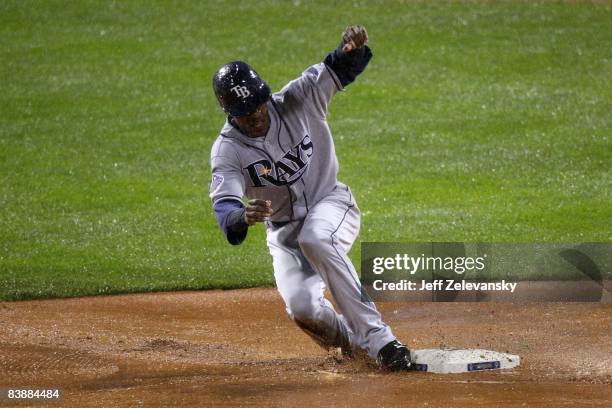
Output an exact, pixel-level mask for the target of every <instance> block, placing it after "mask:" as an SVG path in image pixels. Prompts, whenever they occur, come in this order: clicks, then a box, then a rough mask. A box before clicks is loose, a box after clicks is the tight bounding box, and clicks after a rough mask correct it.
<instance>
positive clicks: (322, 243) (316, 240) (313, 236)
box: [298, 228, 331, 256]
mask: <svg viewBox="0 0 612 408" xmlns="http://www.w3.org/2000/svg"><path fill="white" fill-rule="evenodd" d="M298 244H299V245H300V248H301V249H302V251H303V252H304V253H305V254H306V255H307V256H308V255H309V254H313V255H314V254H322V253H325V252H326V251H328V250H330V249H331V235H330V234H328V233H327V232H326V231H321V230H315V229H312V228H303V229H302V231H301V232H300V235H298Z"/></svg>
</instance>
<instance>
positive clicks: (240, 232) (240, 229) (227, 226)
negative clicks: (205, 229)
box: [214, 200, 249, 245]
mask: <svg viewBox="0 0 612 408" xmlns="http://www.w3.org/2000/svg"><path fill="white" fill-rule="evenodd" d="M214 209H215V216H216V218H217V223H218V224H219V228H221V231H223V233H224V234H225V236H226V237H227V241H228V242H229V243H230V244H232V245H239V244H241V243H242V241H244V240H245V238H246V235H247V232H248V228H249V226H248V225H247V223H246V222H245V221H244V212H245V208H244V205H242V203H240V202H239V201H237V200H224V201H219V202H217V203H215V205H214Z"/></svg>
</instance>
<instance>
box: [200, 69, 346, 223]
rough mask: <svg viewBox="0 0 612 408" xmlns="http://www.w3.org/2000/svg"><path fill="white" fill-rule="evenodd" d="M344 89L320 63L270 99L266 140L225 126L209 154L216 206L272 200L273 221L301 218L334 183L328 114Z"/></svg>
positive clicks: (331, 72)
mask: <svg viewBox="0 0 612 408" xmlns="http://www.w3.org/2000/svg"><path fill="white" fill-rule="evenodd" d="M340 89H342V86H341V85H340V82H339V80H338V78H337V77H336V75H335V73H334V72H333V71H332V70H331V69H330V68H329V67H327V66H326V65H325V64H324V63H320V64H316V65H313V66H311V67H310V68H309V69H307V70H306V71H305V72H304V73H303V74H302V76H301V77H299V78H297V79H295V80H293V81H291V82H289V83H288V84H287V85H286V86H285V87H284V88H283V89H282V90H281V91H280V92H277V93H275V94H273V95H272V99H271V100H270V101H269V102H268V110H269V112H270V129H269V130H268V133H267V134H266V136H265V137H261V138H250V137H248V136H245V135H243V134H242V133H241V132H240V131H239V130H237V129H236V128H235V127H234V126H232V125H231V124H230V123H229V122H226V123H225V126H224V127H223V129H222V130H221V135H220V136H219V137H218V138H217V140H216V141H215V143H214V145H213V147H212V151H211V167H212V174H213V178H212V183H211V188H210V197H211V199H212V200H213V203H216V202H217V201H219V200H222V199H232V198H233V199H236V200H241V199H242V197H243V196H245V195H246V196H247V197H248V198H249V199H253V198H258V199H264V200H270V201H271V202H272V209H273V214H272V216H271V217H270V220H271V221H277V222H278V221H291V220H296V219H303V218H304V217H305V216H306V213H307V212H308V208H309V206H312V205H314V204H315V203H317V202H319V201H320V200H321V199H322V198H323V197H325V196H326V195H327V194H328V193H329V192H330V191H332V190H333V188H334V186H335V185H336V181H337V179H336V177H337V173H338V159H337V158H336V152H335V148H334V142H333V140H332V136H331V133H330V130H329V127H328V125H327V121H326V116H327V104H328V102H329V100H330V98H331V97H332V96H333V95H334V94H335V93H336V92H337V91H338V90H340Z"/></svg>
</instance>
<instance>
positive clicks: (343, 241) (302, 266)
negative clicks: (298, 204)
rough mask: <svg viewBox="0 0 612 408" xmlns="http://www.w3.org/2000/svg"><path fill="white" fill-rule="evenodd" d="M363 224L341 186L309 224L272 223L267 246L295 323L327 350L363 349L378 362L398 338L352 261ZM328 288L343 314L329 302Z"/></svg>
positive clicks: (313, 210)
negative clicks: (364, 294) (368, 295)
mask: <svg viewBox="0 0 612 408" xmlns="http://www.w3.org/2000/svg"><path fill="white" fill-rule="evenodd" d="M359 223H360V212H359V208H358V207H357V204H356V203H355V199H354V198H353V196H352V194H351V191H350V189H349V188H348V187H347V186H345V185H344V184H342V183H338V184H337V185H336V187H335V188H334V190H333V191H332V192H331V193H330V194H329V195H328V196H327V197H325V198H324V199H323V200H321V201H319V202H318V203H317V204H316V205H315V206H314V207H312V208H311V209H310V211H309V212H308V215H307V216H306V218H305V219H303V220H299V221H293V222H289V223H286V224H283V225H278V224H275V223H271V222H267V223H266V233H267V242H268V248H269V249H270V254H271V255H272V262H273V266H274V277H275V279H276V286H277V288H278V291H279V292H280V295H281V297H282V298H283V300H284V302H285V306H286V308H287V312H288V313H289V316H290V317H291V318H292V319H293V320H294V321H295V323H296V324H297V325H298V326H299V327H300V328H301V329H302V330H304V331H305V332H306V333H307V334H309V335H310V336H311V337H312V338H313V339H314V340H315V341H317V342H318V343H319V344H320V345H322V346H324V347H328V346H333V347H343V348H346V347H350V348H351V349H356V348H363V349H365V350H366V351H367V353H368V355H369V356H370V357H372V358H376V355H377V354H378V351H379V350H380V349H381V348H382V347H383V346H384V345H386V344H387V343H389V342H390V341H393V340H395V336H393V333H392V332H391V329H390V328H389V326H387V325H386V324H385V323H383V321H382V319H381V316H380V313H379V312H378V310H376V306H375V305H374V303H373V302H371V301H367V300H365V299H362V294H361V284H360V282H359V278H358V276H357V273H356V271H355V267H354V266H353V264H352V262H351V260H350V259H349V257H348V255H347V253H348V251H349V250H350V248H351V246H352V245H353V242H354V241H355V239H356V238H357V235H358V234H359ZM326 287H327V289H328V290H329V293H330V294H331V296H332V297H333V299H334V302H335V303H336V305H337V306H338V307H339V309H340V310H341V312H342V314H339V313H337V312H336V311H335V310H334V307H333V306H332V304H331V303H330V302H329V301H328V300H327V299H325V297H324V296H323V292H324V290H325V288H326ZM367 299H368V300H369V298H367Z"/></svg>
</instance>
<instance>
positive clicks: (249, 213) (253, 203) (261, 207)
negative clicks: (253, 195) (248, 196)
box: [244, 199, 272, 225]
mask: <svg viewBox="0 0 612 408" xmlns="http://www.w3.org/2000/svg"><path fill="white" fill-rule="evenodd" d="M271 215H272V202H271V201H270V200H257V199H254V200H249V203H248V204H247V206H246V210H245V211H244V222H246V223H247V224H248V225H254V224H255V223H257V222H264V221H267V219H268V217H269V216H271Z"/></svg>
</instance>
